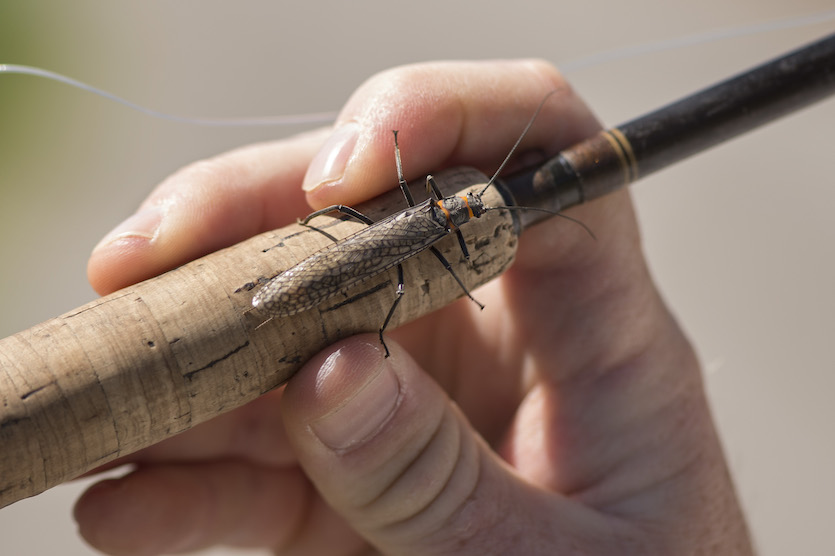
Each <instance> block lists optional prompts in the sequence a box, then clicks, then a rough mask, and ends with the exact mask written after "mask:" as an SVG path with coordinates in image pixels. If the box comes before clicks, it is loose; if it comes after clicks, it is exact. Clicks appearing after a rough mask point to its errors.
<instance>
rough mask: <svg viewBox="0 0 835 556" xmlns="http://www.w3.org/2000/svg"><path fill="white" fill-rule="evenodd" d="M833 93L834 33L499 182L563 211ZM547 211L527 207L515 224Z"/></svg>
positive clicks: (523, 201) (526, 200)
mask: <svg viewBox="0 0 835 556" xmlns="http://www.w3.org/2000/svg"><path fill="white" fill-rule="evenodd" d="M833 93H835V34H833V35H829V36H828V37H825V38H823V39H821V40H819V41H817V42H814V43H812V44H810V45H807V46H805V47H802V48H800V49H798V50H795V51H793V52H790V53H788V54H786V55H783V56H781V57H779V58H777V59H774V60H772V61H770V62H766V63H765V64H762V65H760V66H757V67H755V68H753V69H751V70H749V71H747V72H745V73H742V74H739V75H737V76H735V77H731V78H730V79H727V80H725V81H722V82H721V83H718V84H716V85H714V86H712V87H709V88H707V89H704V90H702V91H699V92H697V93H694V94H692V95H690V96H688V97H686V98H683V99H681V100H679V101H677V102H674V103H672V104H669V105H667V106H664V107H663V108H660V109H658V110H656V111H654V112H651V113H649V114H647V115H645V116H641V117H639V118H637V119H634V120H631V121H629V122H627V123H625V124H623V125H619V126H617V127H613V128H611V129H609V130H606V131H601V132H600V133H599V134H597V135H595V136H594V137H591V138H590V139H587V140H585V141H583V142H581V143H578V144H577V145H574V146H573V147H570V148H568V149H566V150H564V151H562V152H561V153H560V154H558V155H557V156H556V157H554V158H552V159H551V160H549V161H548V162H546V163H545V164H543V165H542V166H540V167H538V168H535V169H533V170H528V171H523V172H521V173H518V174H516V175H514V176H511V177H509V178H507V179H505V180H504V181H505V183H506V185H507V186H508V187H509V189H510V190H511V191H512V193H513V195H514V197H515V198H516V202H517V203H518V204H519V205H521V206H532V207H541V208H546V209H550V210H553V211H560V210H564V209H566V208H568V207H571V206H574V205H577V204H580V203H583V202H586V201H589V200H591V199H594V198H596V197H600V196H601V195H605V194H607V193H611V192H613V191H615V190H618V189H620V188H622V187H624V186H626V185H628V184H630V183H632V182H633V181H635V180H637V179H639V178H641V177H643V176H646V175H648V174H651V173H652V172H655V171H657V170H660V169H662V168H664V167H666V166H669V165H670V164H673V163H675V162H678V161H679V160H682V159H684V158H687V157H689V156H691V155H693V154H696V153H699V152H701V151H703V150H705V149H707V148H710V147H712V146H714V145H717V144H719V143H722V142H723V141H727V140H728V139H731V138H733V137H736V136H737V135H740V134H742V133H744V132H746V131H749V130H752V129H754V128H756V127H759V126H761V125H763V124H765V123H768V122H770V121H772V120H775V119H777V118H779V117H781V116H784V115H786V114H789V113H791V112H794V111H796V110H799V109H801V108H803V107H805V106H807V105H809V104H812V103H814V102H816V101H818V100H821V99H823V98H826V97H827V96H829V95H832V94H833ZM545 217H547V216H545V215H543V214H542V213H537V212H529V213H528V214H527V215H524V216H523V225H525V226H527V225H530V224H533V223H535V222H537V221H539V220H541V219H543V218H545Z"/></svg>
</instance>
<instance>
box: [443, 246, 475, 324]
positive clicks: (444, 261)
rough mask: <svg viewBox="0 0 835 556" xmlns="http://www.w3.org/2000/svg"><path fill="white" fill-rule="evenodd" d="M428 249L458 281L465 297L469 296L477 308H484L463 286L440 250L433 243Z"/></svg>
mask: <svg viewBox="0 0 835 556" xmlns="http://www.w3.org/2000/svg"><path fill="white" fill-rule="evenodd" d="M429 250H430V251H432V254H433V255H435V256H436V257H437V258H438V260H439V261H441V264H442V265H444V268H445V269H447V272H449V273H450V274H452V277H453V278H455V281H456V282H458V285H459V286H461V289H462V290H464V293H465V294H467V297H469V298H470V299H471V300H472V302H473V303H475V304H476V305H478V308H479V309H484V305H482V304H481V303H479V302H478V301H477V300H476V298H474V297H473V296H472V294H471V293H470V290H468V289H467V286H465V285H464V282H462V281H461V278H459V277H458V275H457V274H455V271H454V270H452V265H451V264H449V261H448V260H446V257H444V256H443V255H442V254H441V252H440V251H438V250H437V249H436V248H435V246H434V245H433V246H431V247H430V248H429Z"/></svg>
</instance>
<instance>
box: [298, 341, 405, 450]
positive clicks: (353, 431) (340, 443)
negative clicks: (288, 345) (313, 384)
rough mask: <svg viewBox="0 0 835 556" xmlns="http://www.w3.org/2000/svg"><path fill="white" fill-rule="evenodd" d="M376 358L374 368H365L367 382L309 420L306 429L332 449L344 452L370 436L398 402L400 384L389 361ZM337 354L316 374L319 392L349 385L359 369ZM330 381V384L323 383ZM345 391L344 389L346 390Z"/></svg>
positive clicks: (387, 417)
mask: <svg viewBox="0 0 835 556" xmlns="http://www.w3.org/2000/svg"><path fill="white" fill-rule="evenodd" d="M375 355H376V356H377V357H379V358H380V361H381V362H380V365H379V366H378V367H377V368H376V369H369V371H370V372H369V375H370V376H369V377H368V380H367V381H366V382H365V383H364V384H363V385H362V386H360V387H359V388H357V389H356V390H353V391H347V392H345V398H344V399H343V400H342V401H341V403H339V402H337V403H339V405H338V406H337V408H336V409H334V410H333V411H331V412H330V413H328V414H326V415H325V416H323V417H320V418H319V419H317V420H315V421H313V422H312V423H311V424H310V428H311V430H312V431H313V433H314V434H315V435H316V436H317V437H318V438H319V440H321V441H322V443H324V444H325V445H326V446H328V447H329V448H331V449H332V450H338V451H345V450H348V449H350V448H352V447H354V446H357V445H359V444H361V443H363V442H365V441H367V440H369V439H370V438H372V437H373V436H374V434H375V433H376V432H377V431H379V430H380V429H381V428H382V426H383V425H384V424H385V423H386V422H388V420H389V419H390V418H391V416H392V415H393V414H394V412H395V409H396V408H397V405H398V403H399V401H400V381H399V380H398V379H397V375H396V374H395V373H394V371H393V370H392V368H391V365H390V359H383V358H382V356H381V355H380V353H379V351H376V353H375ZM340 359H345V358H344V357H343V356H342V354H341V351H336V352H334V353H332V354H331V355H330V357H328V359H327V360H325V363H324V364H323V365H322V367H321V369H320V373H319V380H318V381H317V382H318V383H319V389H323V390H329V389H334V388H336V389H339V388H343V387H344V385H345V383H346V382H348V384H350V382H353V380H355V379H352V378H351V376H350V374H351V373H353V374H356V373H357V372H360V371H361V369H357V368H356V367H355V366H352V365H350V363H348V364H346V363H345V362H343V361H340ZM327 381H330V382H331V384H327V385H326V384H323V383H324V382H327ZM346 390H348V389H347V388H346Z"/></svg>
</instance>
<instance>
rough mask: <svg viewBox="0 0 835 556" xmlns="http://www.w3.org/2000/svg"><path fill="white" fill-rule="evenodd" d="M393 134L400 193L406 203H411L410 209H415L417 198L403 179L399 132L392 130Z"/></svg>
mask: <svg viewBox="0 0 835 556" xmlns="http://www.w3.org/2000/svg"><path fill="white" fill-rule="evenodd" d="M392 133H394V160H395V162H396V163H397V181H398V183H399V184H400V191H402V192H403V196H404V197H406V202H407V203H409V206H410V207H413V206H415V198H414V197H412V190H411V189H409V184H408V183H407V182H406V178H404V177H403V163H402V162H401V161H400V145H398V144H397V130H396V129H395V130H392Z"/></svg>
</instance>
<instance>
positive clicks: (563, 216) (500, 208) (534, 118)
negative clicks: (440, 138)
mask: <svg viewBox="0 0 835 556" xmlns="http://www.w3.org/2000/svg"><path fill="white" fill-rule="evenodd" d="M557 91H558V89H554V90H553V91H551V92H549V93H548V94H547V95H545V97H544V98H543V99H542V100H541V101H540V102H539V106H537V107H536V111H535V112H534V113H533V116H531V119H530V120H529V121H528V124H527V125H526V126H525V129H523V130H522V133H521V135H519V138H518V139H517V140H516V142H515V143H514V144H513V147H511V148H510V152H509V153H507V156H506V157H505V158H504V160H503V161H502V163H501V164H500V165H499V169H498V170H496V172H495V173H494V174H493V177H492V178H490V180H489V181H488V182H487V185H485V186H484V188H483V189H482V190H481V191H479V193H478V196H479V197H481V196H482V195H484V192H485V191H487V188H489V187H490V186H491V185H493V183H494V182H495V181H496V179H497V178H498V176H499V174H501V172H502V170H504V167H505V166H507V163H508V161H510V158H511V157H512V156H513V154H514V153H515V152H516V149H518V148H519V145H520V144H521V143H522V139H524V138H525V135H527V134H528V131H530V129H531V126H533V123H534V122H535V121H536V118H537V116H539V113H540V112H541V111H542V107H543V106H545V102H546V101H547V100H548V99H549V98H550V97H551V95H553V94H555V93H556V92H557ZM484 210H485V211H488V210H533V211H536V212H545V213H548V214H552V215H554V216H559V217H561V218H565V219H566V220H571V221H572V222H574V223H575V224H578V225H580V226H581V227H582V228H583V229H584V230H585V231H586V233H588V234H589V236H591V238H592V239H594V240H597V236H595V235H594V232H592V231H591V229H590V228H589V227H588V226H586V225H585V224H584V223H582V222H581V221H579V220H577V219H576V218H572V217H571V216H566V215H565V214H563V213H561V212H555V211H553V210H548V209H544V208H538V207H519V206H504V207H485V208H484Z"/></svg>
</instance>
